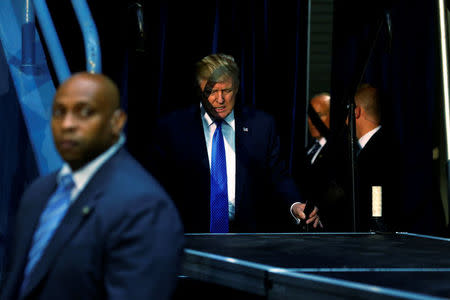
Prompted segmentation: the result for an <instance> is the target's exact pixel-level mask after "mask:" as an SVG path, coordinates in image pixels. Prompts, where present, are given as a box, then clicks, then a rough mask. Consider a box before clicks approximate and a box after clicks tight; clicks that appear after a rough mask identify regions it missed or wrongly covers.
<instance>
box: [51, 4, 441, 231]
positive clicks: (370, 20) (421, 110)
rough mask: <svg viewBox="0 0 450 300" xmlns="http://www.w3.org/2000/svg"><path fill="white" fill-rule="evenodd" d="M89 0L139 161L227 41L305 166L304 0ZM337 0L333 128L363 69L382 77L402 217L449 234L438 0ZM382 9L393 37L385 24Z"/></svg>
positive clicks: (72, 49) (77, 44)
mask: <svg viewBox="0 0 450 300" xmlns="http://www.w3.org/2000/svg"><path fill="white" fill-rule="evenodd" d="M65 2H66V1H59V0H49V1H48V3H49V6H50V9H51V10H52V9H54V11H55V14H54V16H55V23H57V27H58V24H59V25H60V26H59V28H57V29H58V30H59V31H60V33H61V34H60V35H61V41H62V43H63V47H64V48H65V52H66V54H69V64H70V65H71V69H72V71H77V70H82V69H84V57H83V51H84V50H83V49H82V46H81V45H82V43H81V34H80V33H79V32H76V29H75V30H74V29H73V27H74V26H65V25H64V24H67V23H68V22H70V19H73V22H74V24H75V22H76V21H74V17H71V16H70V14H71V13H70V11H69V12H68V14H64V13H62V10H63V9H64V8H63V7H62V6H64V5H68V4H64V3H65ZM136 3H139V4H142V5H143V7H144V19H145V24H144V28H145V34H144V35H143V36H142V35H140V34H139V30H138V29H137V28H138V26H137V24H136V16H135V10H134V7H135V4H136ZM89 4H90V6H91V9H92V10H93V16H94V19H95V20H96V22H97V26H98V29H99V34H100V39H101V43H102V45H101V46H102V55H103V66H104V72H105V73H106V74H107V75H109V76H110V77H112V78H113V79H114V80H116V82H117V83H118V84H119V86H120V87H121V90H122V101H123V104H124V107H125V108H126V109H127V110H128V113H129V122H128V125H127V134H128V148H129V150H130V151H131V152H132V154H133V155H135V156H136V158H138V160H142V161H145V158H146V156H147V155H148V154H147V152H146V149H147V147H148V146H149V144H150V143H151V141H150V140H149V138H148V133H149V131H150V128H151V127H152V126H153V124H154V122H155V121H156V119H157V118H158V117H159V116H160V115H162V114H165V113H167V112H169V111H172V110H174V109H178V108H182V107H184V106H187V105H190V104H192V103H197V102H198V97H197V95H196V90H195V88H194V87H195V82H194V76H193V66H194V63H195V62H196V61H198V60H199V59H201V58H202V57H203V56H205V55H208V54H210V53H213V52H223V53H228V54H231V55H233V56H234V57H235V58H236V60H237V62H238V64H239V65H240V67H241V86H240V91H239V95H238V101H239V102H240V103H245V104H247V105H253V106H256V107H258V108H260V109H263V110H266V111H268V112H270V113H271V114H272V115H274V116H275V118H276V120H277V124H278V127H279V128H278V129H279V131H280V133H281V142H282V154H283V156H284V158H285V159H286V160H287V162H288V165H289V167H290V170H291V171H292V172H295V171H296V168H298V167H299V166H300V164H299V163H298V162H299V160H300V159H301V156H302V154H303V147H304V145H303V144H304V138H305V137H304V132H305V128H304V126H305V101H306V94H305V73H306V71H305V66H306V25H307V1H306V0H296V1H274V0H261V1H257V0H247V1H238V0H228V1H225V0H215V1H210V0H200V1H194V2H192V1H191V2H187V1H184V2H176V3H175V2H173V1H165V0H159V1H144V0H127V1H119V0H110V1H106V0H96V1H89ZM334 4H335V15H334V32H333V35H334V36H333V37H334V40H333V57H332V74H331V83H332V84H331V85H332V88H331V94H332V97H333V101H334V102H333V106H332V108H331V109H332V111H331V114H332V116H331V122H332V130H333V131H338V130H339V127H340V124H342V123H343V120H344V119H345V116H346V115H345V107H346V104H347V102H348V99H349V98H352V97H353V94H354V91H355V88H356V85H357V83H358V82H359V81H360V80H361V81H362V82H371V83H372V84H373V85H375V86H377V87H378V88H379V89H380V90H381V93H382V95H383V121H384V124H385V128H388V129H389V132H390V134H391V135H392V136H393V137H395V139H396V140H397V141H398V142H399V144H400V147H401V152H402V153H403V155H402V157H399V158H398V161H399V166H404V167H402V170H401V171H402V173H403V176H402V177H401V178H399V189H400V190H401V194H402V199H400V200H399V201H400V203H401V206H402V212H403V213H402V216H401V218H402V221H403V223H404V228H405V230H406V231H413V232H422V233H442V232H443V230H444V227H445V225H444V218H443V209H442V203H441V200H440V198H439V177H438V176H437V168H438V167H439V166H438V165H437V161H433V160H432V150H433V148H435V147H436V146H437V145H438V140H439V139H438V137H437V136H439V126H438V123H437V122H436V120H438V119H439V117H440V116H439V113H440V108H439V106H438V102H436V99H438V98H439V94H438V92H437V91H439V88H440V87H439V79H438V77H437V73H438V71H439V67H438V48H437V45H438V44H437V19H436V17H437V14H436V6H435V5H436V4H435V1H419V0H410V1H407V0H397V1H395V0H378V1H377V0H368V1H357V0H335V1H334ZM52 7H53V8H52ZM387 11H389V13H390V15H391V22H392V27H391V28H392V39H391V38H390V35H389V33H388V31H387V30H386V26H385V25H383V23H385V22H386V20H385V13H386V12H387ZM57 19H59V21H58V20H57ZM380 24H381V27H380ZM379 28H381V29H380V31H379V33H378V37H377V38H376V39H375V37H376V36H377V32H378V29H379ZM375 40H376V42H374V41H375ZM372 46H373V52H372V54H371V55H370V59H369V60H367V57H368V54H369V52H370V49H371V48H372ZM366 61H367V68H366V72H364V75H363V76H362V77H361V74H362V71H363V66H365V65H366ZM396 167H398V166H396Z"/></svg>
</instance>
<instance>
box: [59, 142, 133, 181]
mask: <svg viewBox="0 0 450 300" xmlns="http://www.w3.org/2000/svg"><path fill="white" fill-rule="evenodd" d="M125 141H126V138H125V135H124V134H121V135H120V137H119V140H118V141H117V142H116V143H115V144H114V145H112V146H111V147H109V148H108V150H106V151H105V152H103V153H102V154H100V155H99V156H97V157H96V158H95V159H94V160H92V161H91V162H89V163H88V164H86V165H85V166H84V167H82V168H80V169H78V170H77V171H75V172H72V169H71V168H70V166H69V164H68V163H66V162H64V164H63V166H62V168H61V170H60V171H59V173H58V175H57V178H56V180H57V182H58V183H59V181H60V179H61V177H62V176H64V175H66V174H70V173H73V174H72V176H73V181H74V183H75V187H76V188H78V189H81V188H83V187H84V186H85V185H86V184H87V183H88V181H89V180H90V179H91V177H92V176H93V175H94V174H95V172H97V170H98V169H100V167H101V166H102V165H103V164H104V163H105V162H106V161H107V160H108V159H109V158H110V157H111V156H113V155H114V154H115V153H116V152H117V151H118V150H119V148H120V147H122V145H123V144H125Z"/></svg>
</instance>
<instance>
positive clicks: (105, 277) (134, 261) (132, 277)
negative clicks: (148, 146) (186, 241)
mask: <svg viewBox="0 0 450 300" xmlns="http://www.w3.org/2000/svg"><path fill="white" fill-rule="evenodd" d="M55 188H56V174H55V173H53V174H51V175H49V176H45V177H42V178H40V179H38V180H37V181H35V182H34V183H33V184H32V185H31V187H30V188H29V189H27V191H26V192H25V194H24V196H23V199H22V202H21V205H20V208H19V212H18V217H17V225H16V228H15V229H16V234H15V242H14V245H13V252H12V254H13V255H12V256H11V257H12V261H11V262H10V264H9V269H8V272H7V274H6V276H7V281H6V284H5V286H4V287H3V289H2V298H1V299H2V300H10V299H18V294H19V289H20V285H21V283H22V281H23V272H24V268H25V264H26V261H27V255H28V251H29V248H30V245H31V240H32V236H33V233H34V231H35V229H36V226H37V224H38V221H39V216H40V214H41V212H42V211H43V209H44V207H45V205H46V202H47V200H48V199H49V197H50V195H51V194H52V193H53V192H54V190H55ZM182 246H183V229H182V226H181V222H180V219H179V216H178V214H177V211H176V209H175V207H174V205H173V204H172V202H171V200H170V198H169V197H168V196H167V194H166V193H165V192H164V191H163V189H162V188H161V187H160V185H159V184H158V183H157V182H156V180H155V179H154V178H153V177H152V176H150V175H149V174H148V173H147V172H146V171H145V170H144V169H143V168H142V167H141V166H140V165H139V164H138V163H137V162H136V161H135V160H134V159H133V158H132V157H131V156H130V155H129V154H128V153H127V152H126V151H125V150H124V149H120V150H119V151H118V152H117V153H116V154H115V155H113V157H111V158H110V159H109V160H108V161H107V162H106V163H105V164H104V165H103V166H102V167H101V168H100V169H99V170H98V171H97V173H96V174H94V176H93V177H92V178H91V181H90V182H89V183H88V185H87V186H86V187H85V189H84V190H83V191H82V192H81V194H80V195H79V197H78V198H77V199H76V201H75V202H74V203H73V204H72V206H71V207H70V208H69V210H68V212H67V214H66V216H65V217H64V219H63V220H62V222H61V224H60V225H59V227H58V228H57V230H56V231H55V233H54V236H53V238H52V240H51V241H50V243H49V244H48V246H47V248H46V250H45V252H44V254H43V256H42V257H41V259H40V261H39V262H38V263H37V264H36V266H35V268H34V269H33V271H32V273H31V274H30V280H29V284H28V285H27V287H26V289H25V291H24V293H23V296H24V299H46V300H47V299H48V300H51V299H77V300H79V299H120V300H123V299H169V297H170V296H169V295H170V293H171V292H172V291H173V288H174V285H175V281H176V274H177V268H178V266H179V263H180V255H181V253H182Z"/></svg>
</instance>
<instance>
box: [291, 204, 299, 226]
mask: <svg viewBox="0 0 450 300" xmlns="http://www.w3.org/2000/svg"><path fill="white" fill-rule="evenodd" d="M297 203H300V204H301V202H295V203H293V204H292V205H291V215H292V217H293V218H294V219H295V222H296V223H297V225H298V224H300V222H301V219H299V218H297V217H296V216H294V213H293V211H292V209H293V208H294V205H295V204H297Z"/></svg>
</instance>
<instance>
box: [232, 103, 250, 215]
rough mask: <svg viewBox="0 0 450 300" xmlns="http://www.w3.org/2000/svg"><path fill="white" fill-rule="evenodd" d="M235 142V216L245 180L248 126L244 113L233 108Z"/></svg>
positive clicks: (238, 209) (238, 208)
mask: <svg viewBox="0 0 450 300" xmlns="http://www.w3.org/2000/svg"><path fill="white" fill-rule="evenodd" d="M235 124H236V128H235V144H236V149H235V151H236V178H235V180H236V191H235V214H236V218H238V217H239V211H240V210H241V205H242V200H241V199H242V196H243V195H242V193H243V188H244V185H245V182H243V180H244V179H245V178H246V176H245V172H246V169H245V166H246V165H248V164H247V159H248V155H247V150H246V149H247V147H246V146H245V145H246V143H247V140H248V136H249V134H250V133H249V131H250V130H251V128H249V125H248V120H247V118H246V115H245V113H244V112H243V111H242V110H237V109H236V110H235Z"/></svg>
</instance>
